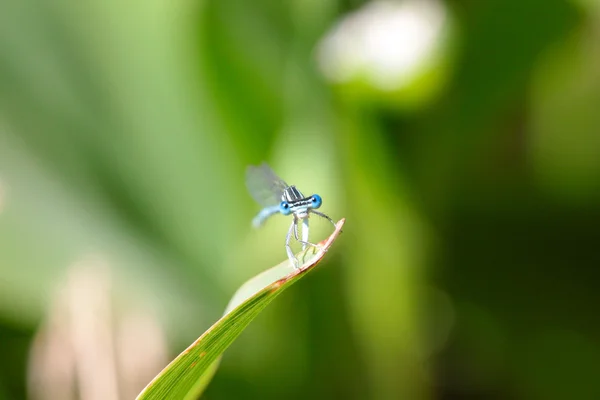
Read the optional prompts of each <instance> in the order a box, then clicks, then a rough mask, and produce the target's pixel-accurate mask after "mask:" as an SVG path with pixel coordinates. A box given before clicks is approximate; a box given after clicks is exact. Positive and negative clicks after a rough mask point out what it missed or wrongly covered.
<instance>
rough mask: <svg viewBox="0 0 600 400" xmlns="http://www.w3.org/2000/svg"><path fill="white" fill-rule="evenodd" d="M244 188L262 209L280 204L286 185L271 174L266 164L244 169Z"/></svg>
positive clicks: (275, 175)
mask: <svg viewBox="0 0 600 400" xmlns="http://www.w3.org/2000/svg"><path fill="white" fill-rule="evenodd" d="M246 186H247V187H248V191H249V192H250V195H251V196H252V198H253V199H254V200H256V201H257V202H258V203H259V204H260V205H261V206H263V207H270V206H274V205H276V204H279V203H280V202H281V195H282V194H283V191H284V190H285V188H287V187H288V184H287V183H285V182H284V181H283V179H281V178H280V177H278V176H277V174H275V172H273V170H272V169H271V167H269V166H268V165H267V164H266V163H262V164H261V165H259V166H254V165H250V166H249V167H248V168H246Z"/></svg>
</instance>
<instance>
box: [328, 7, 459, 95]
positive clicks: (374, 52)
mask: <svg viewBox="0 0 600 400" xmlns="http://www.w3.org/2000/svg"><path fill="white" fill-rule="evenodd" d="M447 19H448V16H447V11H446V9H445V8H444V6H443V5H442V4H441V3H440V2H439V1H437V0H403V1H391V0H377V1H373V2H370V3H367V5H366V6H364V7H363V8H361V9H359V10H358V11H356V12H354V13H351V14H350V15H348V16H346V17H345V18H343V19H342V20H341V21H340V22H338V23H337V25H336V26H334V28H333V29H332V30H331V31H330V32H329V33H328V34H327V35H326V36H325V38H324V39H323V40H322V42H321V43H320V45H319V47H318V49H317V51H318V53H317V56H318V62H319V65H320V68H321V70H322V72H323V74H324V75H325V77H326V78H327V79H328V80H330V81H332V82H335V83H345V82H348V81H351V80H354V79H357V78H361V79H366V80H367V82H368V83H369V84H370V85H372V86H373V87H375V88H377V89H380V90H384V91H393V90H397V89H401V88H402V87H403V86H405V85H407V84H408V83H410V81H411V80H412V79H413V78H414V77H415V76H416V75H417V74H418V73H419V71H420V70H421V68H422V67H423V66H425V65H426V64H427V63H428V62H429V61H430V60H431V58H432V56H433V55H434V54H435V52H436V50H437V49H438V46H439V42H440V41H441V39H442V37H443V33H444V31H445V29H444V28H445V26H446V23H447Z"/></svg>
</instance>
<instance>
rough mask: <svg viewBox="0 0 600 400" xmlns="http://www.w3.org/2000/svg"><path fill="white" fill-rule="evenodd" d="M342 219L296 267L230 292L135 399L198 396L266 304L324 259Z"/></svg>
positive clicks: (276, 270) (266, 273) (285, 266)
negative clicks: (216, 315)
mask: <svg viewBox="0 0 600 400" xmlns="http://www.w3.org/2000/svg"><path fill="white" fill-rule="evenodd" d="M344 222H345V219H342V220H340V221H339V222H338V223H337V227H336V230H335V231H334V232H333V233H332V234H331V236H329V238H328V239H327V240H325V241H323V242H321V243H319V246H320V247H319V249H318V250H316V251H315V250H314V248H309V249H307V250H306V251H304V252H302V253H300V254H299V255H298V257H299V259H300V260H301V262H302V266H301V267H300V268H299V269H294V268H293V267H292V266H291V265H290V262H289V260H286V261H284V262H282V263H281V264H279V265H277V266H275V267H273V268H271V269H269V270H267V271H264V272H263V273H261V274H259V275H257V276H255V277H254V278H252V279H250V280H249V281H247V282H246V283H245V284H243V285H242V286H241V287H240V288H239V289H238V291H237V292H236V293H235V294H234V295H233V297H232V299H231V301H230V302H229V305H228V306H227V308H226V310H225V315H224V316H223V317H222V318H221V319H220V320H218V321H217V322H216V323H215V324H214V325H213V326H211V327H210V328H209V329H208V330H207V331H206V332H204V334H203V335H202V336H200V338H198V340H196V341H195V342H194V343H192V344H191V345H190V346H189V347H188V348H187V349H186V350H185V351H184V352H183V353H181V354H180V355H179V356H177V358H175V360H173V361H172V362H171V363H170V364H169V365H168V366H167V367H166V368H165V369H164V370H163V371H162V372H161V373H160V374H158V375H157V376H156V377H155V378H154V380H153V381H152V382H150V384H148V386H146V388H145V389H144V390H143V391H142V392H141V393H140V395H139V396H138V399H144V400H145V399H165V398H169V399H193V398H197V397H198V396H199V395H200V393H201V392H202V391H203V390H204V388H205V387H206V385H207V384H208V383H209V382H210V380H211V378H212V376H213V375H214V373H215V371H216V369H217V365H218V360H219V358H220V355H221V354H222V353H223V352H224V351H225V349H227V347H229V345H230V344H231V343H232V342H233V341H234V340H235V339H236V338H237V337H238V335H239V334H240V333H242V331H243V330H244V329H245V328H246V326H248V324H249V323H250V322H251V321H252V320H253V319H254V318H256V316H257V315H258V314H259V313H260V312H261V311H262V310H263V309H264V308H265V307H266V306H267V304H269V303H270V302H271V301H272V300H273V299H274V298H275V297H277V295H279V294H280V293H281V292H283V291H284V290H285V289H287V288H288V287H289V286H291V285H292V284H293V283H295V282H296V281H298V280H299V279H300V278H302V277H303V276H305V275H306V273H307V272H309V271H311V270H312V269H313V268H314V267H315V266H316V265H317V264H318V263H319V262H320V261H321V260H322V259H323V257H324V256H325V253H326V252H327V250H329V248H330V247H331V245H332V244H333V242H334V240H335V239H336V238H337V237H338V235H339V234H340V232H341V229H342V226H343V225H344Z"/></svg>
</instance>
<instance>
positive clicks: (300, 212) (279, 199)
mask: <svg viewBox="0 0 600 400" xmlns="http://www.w3.org/2000/svg"><path fill="white" fill-rule="evenodd" d="M246 186H247V187H248V191H249V192H250V195H251V196H252V197H253V198H254V200H256V201H257V202H258V203H259V204H260V205H261V206H262V207H263V209H262V210H261V211H260V212H259V213H258V215H257V216H256V217H254V219H253V220H252V225H254V227H256V228H257V227H259V226H261V225H262V224H263V223H264V222H265V221H266V220H267V218H269V217H270V216H272V215H275V214H283V215H292V216H293V217H294V218H293V221H292V224H291V225H290V229H289V230H288V233H287V236H286V237H285V249H286V252H287V255H288V258H289V259H290V261H291V262H292V265H293V266H294V267H295V268H299V263H298V260H297V259H296V257H295V256H294V253H293V252H292V247H291V246H290V241H291V239H292V234H293V235H294V238H295V239H296V240H297V241H298V242H300V243H301V244H302V249H305V248H306V246H314V247H317V245H316V244H313V243H310V242H309V241H308V217H309V216H310V214H316V215H318V216H320V217H322V218H325V219H327V220H328V221H329V222H331V224H332V225H333V226H334V227H335V222H333V220H332V219H331V218H329V217H328V216H327V215H325V214H323V213H321V212H319V211H317V208H319V207H321V204H322V203H323V200H322V199H321V196H319V195H318V194H313V195H312V196H309V197H304V195H303V194H302V193H300V191H299V190H298V189H296V186H290V185H288V184H287V183H285V182H284V181H283V180H282V179H281V178H280V177H278V176H277V175H276V174H275V172H273V170H272V169H271V168H270V167H269V166H268V165H267V164H266V163H262V164H261V165H259V166H257V167H256V166H253V165H251V166H249V167H248V168H247V170H246ZM299 221H302V240H300V239H299V238H298V222H299Z"/></svg>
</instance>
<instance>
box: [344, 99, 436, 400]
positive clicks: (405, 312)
mask: <svg viewBox="0 0 600 400" xmlns="http://www.w3.org/2000/svg"><path fill="white" fill-rule="evenodd" d="M343 115H346V116H349V117H347V118H346V119H345V120H343V121H341V125H342V126H341V127H340V132H342V133H341V134H340V138H341V140H340V142H341V144H342V146H344V147H343V149H342V154H345V155H346V157H347V158H346V159H345V160H344V162H345V169H346V174H347V175H346V182H345V183H346V187H347V198H348V199H350V200H349V204H348V208H349V212H350V214H351V215H352V217H351V225H349V226H348V230H349V229H352V235H348V236H349V239H350V238H352V239H354V240H355V241H356V244H358V243H360V246H353V245H350V246H348V252H347V260H348V263H349V265H350V267H351V268H349V269H348V275H347V285H348V292H349V296H348V298H349V299H350V307H351V309H352V312H351V315H353V316H354V321H353V323H354V327H355V329H356V331H357V333H358V336H359V342H360V343H361V345H362V346H363V351H364V354H363V356H364V358H365V360H366V362H367V364H368V368H367V369H368V371H370V373H371V375H370V376H369V384H370V386H371V389H370V390H371V394H370V396H369V397H370V398H372V399H427V398H429V397H430V393H429V388H428V385H427V384H426V382H427V380H426V377H427V371H426V369H425V365H424V359H423V352H422V351H421V349H420V343H419V329H418V326H417V315H416V312H415V310H420V309H421V306H420V304H419V293H420V286H421V281H422V280H423V275H424V274H423V270H422V264H423V256H424V250H425V249H424V248H425V244H426V241H427V240H426V238H425V235H424V232H423V226H422V224H421V222H420V220H419V212H418V210H416V209H415V208H414V207H413V206H412V205H411V202H410V200H409V197H410V195H409V193H408V191H407V187H406V184H405V183H404V182H403V178H402V176H399V175H398V174H397V173H395V172H394V171H397V168H395V167H394V163H393V162H392V161H393V160H392V158H393V157H396V156H395V155H394V154H393V152H394V150H393V148H391V151H390V146H388V145H386V143H384V142H383V140H382V132H381V131H380V128H379V127H378V126H377V124H376V122H375V118H374V117H373V116H371V115H369V114H368V113H367V112H365V110H361V109H356V110H352V111H351V112H344V114H343ZM367 165H368V166H369V168H365V166H367ZM373 260H377V261H376V262H374V261H373Z"/></svg>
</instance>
